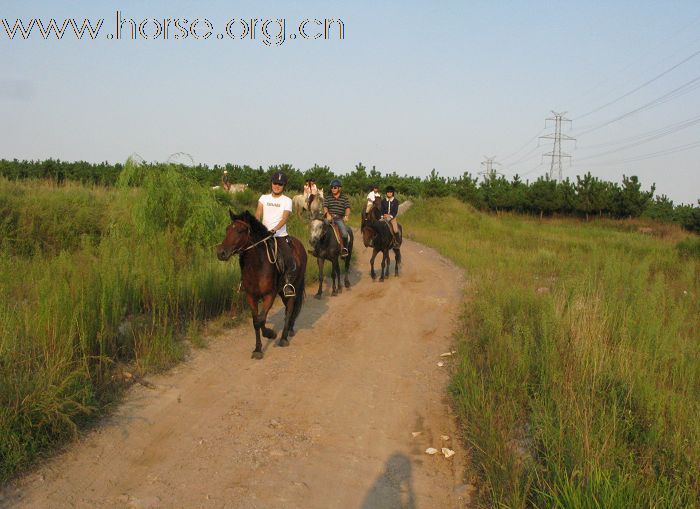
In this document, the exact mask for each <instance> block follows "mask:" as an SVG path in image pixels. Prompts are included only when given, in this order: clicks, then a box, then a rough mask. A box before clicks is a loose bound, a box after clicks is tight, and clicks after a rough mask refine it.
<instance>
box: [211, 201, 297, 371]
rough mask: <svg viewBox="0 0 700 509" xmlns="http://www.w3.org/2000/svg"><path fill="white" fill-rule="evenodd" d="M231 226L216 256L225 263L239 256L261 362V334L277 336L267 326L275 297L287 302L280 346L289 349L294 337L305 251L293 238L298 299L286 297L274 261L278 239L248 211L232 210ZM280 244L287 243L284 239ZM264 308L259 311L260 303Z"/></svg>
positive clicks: (257, 352) (227, 229)
mask: <svg viewBox="0 0 700 509" xmlns="http://www.w3.org/2000/svg"><path fill="white" fill-rule="evenodd" d="M229 215H230V216H231V224H230V225H228V227H227V228H226V237H224V240H223V242H222V243H221V244H219V246H218V247H217V250H216V254H217V257H218V258H219V260H222V261H226V260H228V259H229V258H231V256H233V255H235V254H237V255H240V257H239V262H240V266H241V279H242V281H241V286H242V288H243V290H244V291H245V294H246V300H247V301H248V305H249V306H250V311H251V314H252V315H253V327H254V328H255V350H253V358H254V359H262V357H263V351H262V340H261V339H260V333H261V332H262V335H263V336H265V337H266V338H268V339H274V338H275V337H276V336H277V334H276V333H275V331H273V330H272V329H268V328H267V327H265V321H266V320H267V314H268V313H269V312H270V308H271V307H272V303H273V302H274V301H275V296H276V295H277V294H279V295H280V297H281V298H282V301H283V302H284V307H285V313H284V329H283V330H282V337H281V338H280V342H279V345H280V346H289V340H288V339H287V338H288V337H289V336H294V322H295V321H296V319H297V317H298V316H299V312H300V311H301V307H302V305H303V303H304V274H305V272H306V251H305V250H304V246H303V244H302V243H301V242H300V241H299V239H296V238H294V237H289V238H290V245H291V247H292V252H293V253H294V260H295V261H296V264H297V270H296V279H295V280H294V282H293V284H294V288H296V297H285V296H284V295H283V294H282V286H283V284H284V280H283V278H282V275H281V274H280V272H279V270H278V269H277V264H276V263H275V261H276V260H275V258H276V256H277V250H276V245H275V239H274V238H273V237H271V236H270V232H268V231H267V228H265V226H264V225H263V224H262V223H261V222H260V221H258V220H257V219H255V217H254V216H253V215H252V214H251V213H250V212H248V211H247V210H246V211H245V212H243V213H242V214H238V215H237V214H234V213H233V212H231V211H229ZM280 242H286V241H285V240H284V239H281V240H280ZM259 302H261V303H262V308H261V309H260V311H259V312H258V303H259Z"/></svg>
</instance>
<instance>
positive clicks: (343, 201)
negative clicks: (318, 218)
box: [323, 179, 350, 258]
mask: <svg viewBox="0 0 700 509" xmlns="http://www.w3.org/2000/svg"><path fill="white" fill-rule="evenodd" d="M342 188H343V185H342V184H341V183H340V180H338V179H333V180H331V194H330V196H329V197H328V198H326V199H325V201H324V202H323V215H324V216H325V218H326V219H328V220H330V221H333V222H334V223H335V224H336V225H338V230H340V256H342V257H343V258H345V257H346V256H348V254H349V253H348V249H347V248H346V247H345V246H347V245H348V239H349V234H348V227H347V226H346V224H345V223H346V222H347V221H348V219H349V218H350V200H348V197H347V196H346V195H345V194H344V193H343V192H342Z"/></svg>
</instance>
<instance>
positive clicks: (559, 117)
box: [540, 111, 576, 182]
mask: <svg viewBox="0 0 700 509" xmlns="http://www.w3.org/2000/svg"><path fill="white" fill-rule="evenodd" d="M552 113H553V114H554V116H553V117H550V118H547V119H545V121H544V124H545V126H546V125H547V121H549V120H551V121H553V122H554V132H553V133H550V134H546V135H544V136H540V138H545V139H548V140H554V148H553V150H552V151H551V152H547V153H546V154H542V155H543V156H544V157H550V156H551V158H552V163H551V164H550V166H549V178H550V179H552V180H554V179H555V178H556V179H557V180H558V181H559V182H561V181H562V179H563V177H562V164H561V158H562V157H568V158H569V159H571V156H570V155H569V154H567V153H565V152H562V151H561V141H562V140H564V141H576V138H572V137H571V136H567V135H566V134H562V133H561V123H562V122H569V123H571V120H569V119H568V118H566V117H564V115H566V112H565V111H563V112H561V113H557V112H556V111H552Z"/></svg>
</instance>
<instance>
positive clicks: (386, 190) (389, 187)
mask: <svg viewBox="0 0 700 509" xmlns="http://www.w3.org/2000/svg"><path fill="white" fill-rule="evenodd" d="M384 192H385V193H395V192H396V189H394V186H386V189H384Z"/></svg>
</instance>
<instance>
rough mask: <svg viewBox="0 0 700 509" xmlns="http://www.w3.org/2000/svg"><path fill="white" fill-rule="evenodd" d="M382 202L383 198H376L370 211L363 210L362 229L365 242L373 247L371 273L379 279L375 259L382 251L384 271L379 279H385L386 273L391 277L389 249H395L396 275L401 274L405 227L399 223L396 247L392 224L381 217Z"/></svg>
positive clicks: (373, 277) (366, 245)
mask: <svg viewBox="0 0 700 509" xmlns="http://www.w3.org/2000/svg"><path fill="white" fill-rule="evenodd" d="M381 202H382V200H381V198H379V197H377V198H375V199H374V203H373V204H372V207H371V208H370V210H369V212H367V211H366V210H364V211H363V215H362V226H361V231H362V242H363V244H364V245H365V247H371V248H372V257H371V258H370V260H369V265H370V275H371V276H372V279H377V274H376V273H375V272H374V259H375V258H376V257H377V254H378V253H379V252H380V251H381V253H382V272H381V277H380V278H379V280H380V281H384V277H385V274H386V277H389V267H390V265H391V259H390V257H389V250H392V249H393V251H394V275H395V276H398V275H399V266H400V265H401V242H402V239H403V228H402V226H401V225H400V224H399V225H398V226H399V231H398V232H397V234H396V236H397V243H398V246H395V247H394V246H393V243H394V239H393V237H392V235H391V226H389V223H387V222H386V221H384V220H382V219H381V217H382V214H381Z"/></svg>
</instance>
